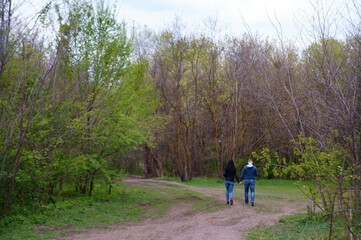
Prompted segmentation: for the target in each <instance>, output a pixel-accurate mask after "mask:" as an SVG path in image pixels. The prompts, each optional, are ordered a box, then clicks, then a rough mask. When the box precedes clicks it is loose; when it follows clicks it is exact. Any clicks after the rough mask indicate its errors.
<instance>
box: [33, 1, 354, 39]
mask: <svg viewBox="0 0 361 240" xmlns="http://www.w3.org/2000/svg"><path fill="white" fill-rule="evenodd" d="M28 1H29V3H30V4H31V8H33V9H34V11H36V10H38V9H40V8H41V6H42V5H44V3H45V2H47V1H46V0H28ZM311 1H312V2H314V3H315V2H324V3H325V5H324V6H323V10H324V11H328V10H329V9H330V8H331V9H333V10H332V12H335V11H346V3H347V2H350V1H351V0H322V1H320V0H311ZM355 1H356V2H360V1H361V0H355ZM107 2H108V3H115V4H116V5H117V12H118V14H119V19H125V20H126V21H127V22H128V23H131V24H132V23H133V22H134V23H135V24H136V25H141V26H142V25H146V26H148V27H150V28H151V29H154V30H156V31H160V30H162V29H164V28H165V27H166V26H169V25H170V24H171V23H172V22H173V21H174V19H175V17H176V16H177V17H179V18H180V19H181V20H182V22H183V23H184V24H185V25H187V26H188V27H189V29H194V30H196V29H199V28H200V27H204V26H205V24H204V23H205V22H206V21H207V18H209V17H211V18H213V19H214V18H215V17H216V16H217V17H218V26H219V27H220V28H221V29H222V31H223V33H228V34H231V35H240V34H242V33H244V32H245V31H247V30H246V27H245V25H244V24H243V21H242V18H243V19H244V20H245V22H247V24H248V26H249V27H250V29H251V30H252V32H258V34H260V35H261V36H270V37H273V38H274V37H276V30H275V28H274V26H273V25H272V23H271V21H270V19H271V20H272V21H274V22H276V19H275V16H276V17H277V19H278V21H279V23H280V24H281V26H282V31H283V34H284V36H285V37H286V38H288V39H293V40H297V38H298V37H299V29H298V27H299V26H300V25H307V23H306V21H305V17H309V16H311V15H312V14H313V8H312V5H311V3H310V0H108V1H107ZM29 11H30V10H29Z"/></svg>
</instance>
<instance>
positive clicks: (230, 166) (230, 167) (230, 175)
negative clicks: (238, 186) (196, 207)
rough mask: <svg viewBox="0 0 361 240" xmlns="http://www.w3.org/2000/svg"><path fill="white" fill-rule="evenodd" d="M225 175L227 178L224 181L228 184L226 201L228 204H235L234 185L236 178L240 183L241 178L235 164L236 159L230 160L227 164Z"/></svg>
mask: <svg viewBox="0 0 361 240" xmlns="http://www.w3.org/2000/svg"><path fill="white" fill-rule="evenodd" d="M223 177H224V178H225V180H224V182H225V185H226V201H227V204H230V205H233V187H234V179H236V181H237V182H238V183H239V178H238V176H237V170H236V167H235V166H234V161H233V160H229V161H228V163H227V166H226V167H225V168H224V171H223Z"/></svg>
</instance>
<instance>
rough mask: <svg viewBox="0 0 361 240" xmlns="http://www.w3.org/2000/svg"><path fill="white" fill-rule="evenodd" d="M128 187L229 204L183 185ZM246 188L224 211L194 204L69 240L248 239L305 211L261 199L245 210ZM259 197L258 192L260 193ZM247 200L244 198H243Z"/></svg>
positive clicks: (209, 191)
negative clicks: (171, 190)
mask: <svg viewBox="0 0 361 240" xmlns="http://www.w3.org/2000/svg"><path fill="white" fill-rule="evenodd" d="M124 181H125V182H126V183H127V184H139V185H143V186H148V187H157V188H160V187H167V186H168V187H169V186H172V187H174V186H175V185H178V186H179V187H182V188H185V189H188V190H191V191H195V192H199V193H201V194H203V195H206V196H213V197H216V198H217V199H218V200H219V204H224V205H226V204H225V200H224V198H225V197H224V193H225V190H224V189H215V188H203V187H194V186H189V185H185V184H181V183H175V182H168V181H160V180H147V179H125V180H124ZM242 189H243V186H242V187H239V186H235V192H234V193H235V203H234V205H233V206H225V208H224V209H221V210H217V211H213V212H205V211H201V212H200V211H199V210H198V211H197V210H195V209H194V207H193V206H192V204H191V203H189V201H187V203H185V204H179V205H176V206H173V207H171V208H170V209H169V210H168V212H167V213H166V214H165V215H164V216H162V217H157V218H152V219H147V220H145V221H143V222H137V223H124V224H117V225H114V226H110V227H108V228H107V229H106V230H99V229H96V230H88V231H85V232H82V233H79V234H75V235H72V236H70V237H68V238H66V239H88V240H89V239H93V240H95V239H96V240H105V239H106V240H120V239H131V240H143V239H147V240H148V239H154V240H155V239H157V240H159V239H161V240H163V239H164V240H169V239H174V240H183V239H184V240H186V239H187V240H189V239H194V240H195V239H197V240H200V239H205V240H212V239H231V240H232V239H235V240H237V239H246V235H247V232H248V231H249V230H250V229H252V228H254V227H255V226H257V225H260V224H261V225H271V224H274V223H275V222H277V221H278V220H279V219H280V218H281V217H283V216H287V215H291V214H294V213H297V212H299V211H301V210H302V209H304V208H305V203H304V202H302V201H301V202H295V201H287V200H282V199H281V200H275V199H273V200H272V199H262V198H259V199H258V198H257V195H256V206H255V207H251V206H245V205H244V204H243V203H241V202H243V200H241V199H240V198H241V191H242ZM256 194H257V192H256ZM242 196H243V195H242Z"/></svg>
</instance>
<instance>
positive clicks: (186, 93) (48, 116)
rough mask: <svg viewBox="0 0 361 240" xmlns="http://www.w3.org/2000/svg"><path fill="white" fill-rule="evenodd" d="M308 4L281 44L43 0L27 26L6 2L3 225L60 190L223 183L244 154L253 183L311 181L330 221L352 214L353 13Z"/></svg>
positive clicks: (354, 5)
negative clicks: (173, 180) (135, 177)
mask: <svg viewBox="0 0 361 240" xmlns="http://www.w3.org/2000/svg"><path fill="white" fill-rule="evenodd" d="M311 2H313V3H314V13H310V14H311V15H312V14H313V16H314V17H313V18H310V22H309V26H307V28H305V29H304V32H302V35H303V36H304V37H305V39H306V38H307V39H311V41H309V43H307V46H306V47H300V46H299V45H298V44H296V43H295V42H292V41H289V40H284V38H283V36H282V31H281V28H280V27H278V26H277V24H275V31H277V33H278V36H279V38H278V39H269V38H268V37H261V36H260V35H259V34H258V33H254V32H252V31H251V29H250V30H249V31H248V32H245V33H242V34H241V35H239V36H228V35H226V36H220V35H218V34H217V31H216V30H215V29H216V28H211V29H210V30H208V31H201V32H198V31H197V32H196V31H194V32H192V31H187V30H186V27H185V26H184V25H183V24H182V20H181V19H179V18H175V20H174V22H173V23H171V24H170V25H169V26H167V27H165V28H164V30H162V31H161V32H155V31H153V30H151V29H149V28H147V27H134V26H132V25H131V24H129V23H126V22H125V21H121V20H119V18H118V16H117V14H118V12H117V10H116V9H115V8H113V7H112V6H111V5H109V4H107V2H105V1H102V0H99V1H92V0H81V1H75V0H74V1H72V0H64V1H55V2H49V3H48V4H46V5H44V8H43V9H42V10H41V12H39V13H36V14H35V16H34V18H33V19H32V22H30V23H28V22H23V21H21V18H19V14H21V13H19V12H17V9H18V5H19V2H17V1H12V0H4V1H2V2H1V5H0V16H1V18H0V165H1V166H0V168H1V169H0V216H1V218H2V217H5V216H7V215H8V214H10V213H11V211H12V209H13V208H15V207H18V206H23V205H34V206H36V205H39V204H40V205H42V204H49V203H51V202H54V199H55V198H56V195H57V194H59V192H62V190H63V188H66V187H71V188H72V189H73V191H75V192H80V193H83V194H84V195H88V196H91V195H92V194H93V192H94V191H97V189H96V188H94V186H95V183H102V184H103V186H106V187H107V188H108V191H109V193H110V192H111V191H112V184H114V183H115V182H116V181H117V180H118V178H119V176H120V175H121V174H125V173H127V174H141V175H144V176H146V177H165V176H175V177H179V178H180V179H181V180H182V181H184V182H187V181H190V180H191V179H192V178H194V177H199V176H208V177H221V176H222V170H223V168H224V166H225V164H226V162H227V161H228V160H229V159H234V160H235V161H236V164H237V167H238V168H239V169H240V168H241V166H242V165H244V164H245V163H246V162H247V160H248V158H253V159H254V162H255V165H257V167H258V168H259V170H260V174H261V177H262V178H279V179H300V180H310V181H312V182H313V183H314V184H313V185H312V187H309V188H307V189H306V188H305V189H302V191H304V193H305V194H306V195H307V196H308V197H309V198H310V199H312V201H313V203H314V205H315V207H317V208H319V209H321V210H322V211H324V212H325V213H327V214H328V215H330V217H331V218H333V217H334V214H335V215H336V213H337V212H340V211H341V212H343V211H345V212H346V211H347V210H346V209H350V208H352V209H354V210H355V211H354V212H355V214H356V215H360V214H361V5H360V2H358V1H349V15H346V16H345V15H342V16H340V15H337V12H326V11H323V9H320V8H319V6H318V5H317V3H318V2H319V1H311ZM335 19H336V20H335ZM337 19H342V20H343V21H344V22H347V26H342V28H341V26H337V22H338V21H337ZM214 24H216V23H214ZM338 27H339V28H338ZM335 29H337V30H335ZM335 31H337V36H341V37H337V38H336V37H335V34H334V32H335ZM341 215H342V214H341ZM346 215H347V214H344V215H342V216H343V217H344V220H345V223H346V226H348V225H347V224H348V223H349V222H348V221H349V219H348V215H347V216H346ZM331 222H332V221H331ZM349 230H350V231H351V232H352V230H351V228H349Z"/></svg>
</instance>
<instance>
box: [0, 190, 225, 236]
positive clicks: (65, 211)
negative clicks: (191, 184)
mask: <svg viewBox="0 0 361 240" xmlns="http://www.w3.org/2000/svg"><path fill="white" fill-rule="evenodd" d="M102 187H103V188H104V189H106V188H105V186H100V185H97V186H96V191H95V192H94V196H93V197H87V196H84V195H82V194H74V193H73V192H70V191H69V192H65V193H64V194H63V195H62V196H63V197H62V199H58V200H57V203H56V206H54V205H47V206H42V207H41V209H40V210H38V211H37V212H34V211H33V212H32V211H30V210H27V209H25V208H24V209H23V210H21V209H19V210H17V213H16V214H12V215H9V216H8V217H6V218H4V219H1V220H0V239H8V240H13V239H54V238H58V237H61V236H64V235H69V234H74V233H77V232H81V231H82V229H89V228H99V229H102V228H104V227H106V226H107V225H109V224H115V223H122V222H136V221H142V220H144V219H147V218H154V217H159V216H162V215H163V214H165V213H166V212H167V210H168V209H169V208H170V207H171V206H173V205H175V204H178V203H191V204H192V205H193V206H194V208H195V211H205V210H206V211H212V210H217V209H219V208H220V207H221V206H220V205H219V203H217V201H216V200H215V199H213V198H210V197H205V196H203V195H202V194H200V193H197V192H193V191H190V190H186V189H184V188H181V187H179V186H169V187H159V188H154V187H150V186H141V185H140V186H133V185H126V184H123V183H118V184H116V185H115V186H114V187H113V193H112V194H111V195H108V194H107V193H105V192H104V193H102V192H101V189H102ZM222 207H224V206H223V205H222Z"/></svg>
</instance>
